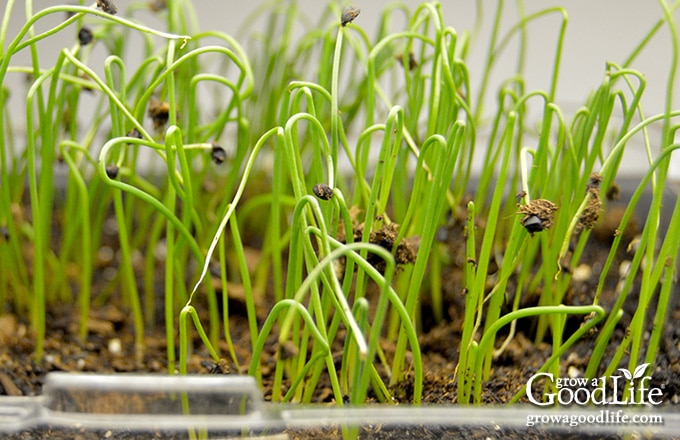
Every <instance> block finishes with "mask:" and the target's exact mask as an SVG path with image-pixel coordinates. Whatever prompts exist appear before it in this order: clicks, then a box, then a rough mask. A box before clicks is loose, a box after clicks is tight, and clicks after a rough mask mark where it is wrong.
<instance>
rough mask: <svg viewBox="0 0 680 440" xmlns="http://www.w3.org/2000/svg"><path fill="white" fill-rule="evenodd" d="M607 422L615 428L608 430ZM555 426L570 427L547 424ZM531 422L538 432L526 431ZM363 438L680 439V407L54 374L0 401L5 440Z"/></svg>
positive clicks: (223, 379)
mask: <svg viewBox="0 0 680 440" xmlns="http://www.w3.org/2000/svg"><path fill="white" fill-rule="evenodd" d="M607 411H608V413H607ZM617 412H619V413H621V412H625V414H626V415H627V416H629V417H631V416H633V415H642V416H645V417H648V416H654V417H657V418H658V417H659V416H660V417H661V418H663V423H651V424H645V425H641V424H637V425H636V424H624V423H614V417H615V414H616V413H617ZM605 415H607V416H608V417H609V423H602V417H603V416H605ZM555 417H558V418H559V419H560V420H562V421H563V422H562V423H557V422H554V421H553V422H548V423H542V422H541V420H544V421H549V420H554V419H555ZM597 417H600V419H599V420H600V422H599V423H598V422H597V420H598V419H597ZM530 418H531V419H530ZM531 420H534V421H536V422H537V423H535V424H534V425H533V426H527V425H528V422H530V421H531ZM567 420H573V421H574V422H576V423H568V422H567ZM588 420H592V421H593V422H592V423H588ZM581 422H583V423H581ZM357 433H358V435H359V438H433V439H434V438H451V439H453V438H471V437H475V438H477V436H478V435H482V437H481V438H504V437H508V436H510V437H512V436H514V437H515V438H605V437H606V438H617V437H619V436H624V435H632V436H633V438H646V439H649V438H659V439H666V438H678V436H680V412H678V407H664V408H660V407H654V408H633V407H627V408H620V407H618V408H603V407H600V408H585V407H576V408H564V407H561V408H552V409H548V410H546V409H543V408H538V407H535V406H523V405H514V406H505V407H495V406H458V405H451V406H443V405H437V406H429V407H428V406H419V407H414V406H408V405H394V406H393V405H376V406H364V407H347V406H341V405H332V406H331V405H315V406H302V405H284V404H274V403H269V402H265V401H264V399H263V398H262V395H261V393H260V391H259V389H258V387H257V384H256V382H255V380H254V379H253V378H251V377H247V376H237V375H226V376H213V375H198V376H167V375H146V374H144V375H143V374H115V375H99V374H80V373H79V374H70V373H50V374H48V376H47V380H46V384H45V387H44V394H43V395H42V396H37V397H2V398H0V437H2V438H5V437H7V438H10V439H11V438H35V437H40V436H45V435H46V436H48V437H49V438H71V436H73V435H76V434H77V435H78V436H79V437H80V438H103V437H106V438H121V437H124V438H225V437H229V438H239V437H257V438H267V439H286V438H326V439H327V438H342V436H343V435H345V436H352V435H353V434H357ZM87 434H90V435H91V436H92V437H88V436H87ZM123 434H125V435H123ZM59 435H62V437H59ZM27 436H28V437H27Z"/></svg>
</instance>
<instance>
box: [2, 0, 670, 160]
mask: <svg viewBox="0 0 680 440" xmlns="http://www.w3.org/2000/svg"><path fill="white" fill-rule="evenodd" d="M114 1H115V3H116V4H117V5H118V7H119V10H120V14H121V15H125V14H126V11H127V10H128V9H129V7H130V5H132V4H133V3H136V4H138V3H139V2H140V0H114ZM353 2H354V3H355V4H356V5H357V6H359V7H360V8H361V9H362V13H361V15H360V16H359V17H358V18H357V19H356V21H355V23H356V24H357V25H359V26H361V27H363V28H364V29H366V31H367V33H368V35H369V36H372V35H374V34H375V30H376V26H377V22H378V19H379V14H380V11H381V10H382V8H383V7H384V6H385V5H387V4H388V3H389V2H385V1H369V0H363V1H362V0H353ZM23 3H24V2H21V1H17V2H16V6H15V13H14V14H13V16H12V19H11V24H12V30H11V31H10V35H9V36H8V37H9V38H11V37H13V36H14V35H15V34H16V31H17V29H18V28H19V27H20V25H21V24H22V21H23V17H22V16H21V14H23V8H24V4H23ZM57 3H58V2H56V1H55V0H34V1H33V4H34V10H36V11H37V10H40V9H42V8H45V7H48V6H52V5H55V4H57ZM264 3H266V2H265V1H264V0H250V1H242V0H241V1H234V0H194V4H195V7H196V9H197V11H198V16H199V22H200V23H201V26H202V28H204V29H219V30H222V31H226V32H227V33H232V34H233V33H236V31H237V29H238V28H239V27H240V26H241V24H242V23H243V21H244V19H245V18H246V17H247V16H248V14H249V13H250V12H252V11H253V10H255V9H256V8H257V7H259V6H261V5H263V4H264ZM299 3H300V4H302V5H303V10H304V11H305V12H306V13H307V14H308V15H309V16H310V17H311V18H313V19H316V18H317V17H318V16H319V15H320V14H321V11H322V10H323V9H324V8H325V5H326V4H327V3H326V2H325V1H321V0H304V1H299ZM403 3H405V4H407V5H409V6H410V7H411V8H415V7H417V6H418V5H419V4H420V3H421V2H420V0H404V1H403ZM475 3H476V2H475V1H474V0H443V1H442V9H443V13H444V16H445V20H446V23H447V24H448V25H450V26H452V27H454V28H455V29H456V30H457V31H458V33H461V32H463V31H465V30H472V29H473V26H474V23H475V12H476V7H475ZM480 3H483V4H485V7H484V11H483V19H484V20H483V24H484V26H483V28H482V29H481V31H480V33H479V34H478V39H477V40H476V41H477V42H476V45H475V46H474V47H473V49H472V51H471V53H470V57H469V59H468V61H469V67H470V70H471V77H472V80H473V88H474V87H475V85H476V84H478V83H479V78H480V76H481V72H482V66H483V62H484V54H485V53H486V52H487V45H488V37H489V34H490V27H491V24H492V23H491V21H492V19H493V15H494V13H495V11H496V8H497V7H498V4H499V1H493V0H480ZM504 3H505V9H506V10H507V11H508V14H507V15H506V17H505V19H504V21H503V29H505V30H507V29H508V28H509V27H510V26H512V25H513V24H514V23H515V22H516V19H517V15H516V2H515V1H513V0H508V1H505V2H504ZM559 5H566V10H567V13H568V16H569V23H568V28H567V34H566V40H565V46H564V53H563V58H562V68H561V72H560V81H559V87H558V90H557V100H558V102H559V103H560V104H561V105H562V106H563V107H564V108H565V109H566V110H567V111H569V110H573V109H575V108H576V106H577V105H579V104H580V103H582V102H583V101H584V99H585V97H586V96H587V94H588V93H589V92H590V91H592V90H593V89H594V88H595V87H597V86H598V85H599V84H600V82H601V80H602V77H603V74H604V68H605V62H606V61H610V60H611V61H615V62H622V61H623V60H624V59H625V58H626V57H627V56H628V55H629V54H630V52H631V50H632V48H633V47H634V46H635V45H636V44H637V43H638V42H639V41H640V40H641V39H642V38H643V36H644V35H645V34H646V33H647V32H648V31H649V29H651V27H652V26H653V25H654V23H655V22H656V21H657V20H658V19H659V18H661V17H662V10H661V7H660V6H659V4H658V2H655V1H652V0H525V1H524V8H525V13H527V14H529V13H531V12H535V11H538V10H540V9H544V8H548V7H553V6H559ZM678 15H679V14H676V21H677V22H678V23H680V19H678ZM139 17H140V18H146V20H147V21H146V22H147V23H148V24H150V25H156V26H162V23H160V22H159V21H158V20H157V18H156V17H153V16H152V15H148V16H145V15H141V16H139ZM60 19H63V18H62V17H53V19H52V21H51V22H52V23H55V22H57V21H58V20H60ZM559 23H560V21H559V20H558V16H557V15H553V16H552V17H550V18H543V19H540V20H538V21H536V22H535V23H534V24H532V25H531V26H530V27H529V37H530V46H529V56H528V58H527V65H526V71H525V78H526V83H527V87H528V89H537V88H540V89H546V88H547V87H548V84H549V81H550V74H551V72H550V68H549V67H548V68H546V66H551V65H552V57H553V55H554V52H555V45H556V39H557V34H558V29H559ZM262 24H263V21H260V22H258V24H257V25H258V26H262ZM38 28H39V30H40V28H41V26H39V27H38ZM299 31H300V32H304V31H305V30H304V29H300V30H299ZM73 42H74V40H73V41H71V40H68V38H66V39H64V37H63V36H61V37H59V38H53V39H51V40H50V42H49V44H51V45H53V46H52V47H53V48H54V49H50V50H49V51H48V52H52V53H54V54H55V55H54V56H55V57H56V54H57V53H58V51H59V49H60V48H61V47H64V46H71V45H72V44H73ZM509 49H510V50H508V51H507V54H506V56H504V57H503V58H502V59H501V63H502V64H501V65H500V66H499V67H498V68H497V69H496V70H495V71H494V73H493V76H492V88H491V89H490V97H489V99H492V98H493V94H494V92H493V90H494V89H495V87H493V84H499V83H500V82H501V81H502V80H504V79H505V78H507V77H508V76H509V75H510V74H511V73H512V72H513V69H514V68H515V62H516V60H515V55H514V54H515V53H516V52H515V47H510V48H509ZM671 51H672V46H671V42H670V34H669V32H668V31H667V30H665V29H662V31H660V32H659V33H658V34H657V36H656V37H655V39H654V40H653V41H652V43H651V44H650V46H649V47H648V48H647V50H646V51H645V52H644V53H643V55H642V56H640V57H639V59H638V60H637V61H636V62H635V64H634V65H633V67H635V68H637V69H639V70H641V71H642V72H643V73H644V75H645V76H646V78H647V80H648V86H647V90H646V92H645V98H644V101H643V105H644V109H645V111H646V114H647V115H648V116H649V115H652V114H656V113H660V112H662V111H663V108H664V100H665V95H666V82H667V78H668V67H669V60H670V58H671ZM27 56H28V51H25V53H23V54H22V56H21V57H18V58H17V60H24V61H23V62H26V63H27V62H28V58H26V57H27ZM546 58H548V59H549V61H548V62H546ZM43 62H46V63H48V62H50V60H49V59H46V60H45V61H43ZM679 75H680V73H679ZM10 81H12V82H10V86H11V87H15V86H16V84H18V83H17V82H16V81H17V79H16V78H10ZM677 86H678V87H680V81H677ZM679 93H680V92H679ZM676 95H677V94H676ZM679 106H680V99H676V100H675V105H674V107H675V108H677V107H679ZM637 159H639V157H638V158H637ZM637 159H632V160H629V161H628V162H629V163H630V165H631V166H633V167H634V166H635V163H636V162H637ZM676 161H677V159H676ZM675 168H677V169H679V171H678V172H679V173H680V165H677V164H676V167H675Z"/></svg>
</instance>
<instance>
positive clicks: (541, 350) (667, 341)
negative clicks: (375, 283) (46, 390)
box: [0, 209, 680, 439]
mask: <svg viewBox="0 0 680 440" xmlns="http://www.w3.org/2000/svg"><path fill="white" fill-rule="evenodd" d="M525 214H527V215H529V214H531V215H533V214H532V213H528V212H525ZM619 214H620V213H619ZM619 214H617V212H616V210H615V209H613V210H610V211H608V212H606V213H605V215H604V216H603V218H601V219H600V221H599V222H598V223H597V226H596V227H595V229H594V230H593V233H592V235H591V240H590V242H591V244H589V245H588V249H587V250H586V252H584V256H585V257H584V261H583V264H582V265H581V266H579V267H578V268H568V269H569V270H572V271H573V273H574V274H575V276H574V281H573V282H572V285H571V287H570V289H569V292H568V295H567V297H566V298H565V300H564V303H565V304H590V303H592V295H593V294H594V292H595V286H596V283H597V279H598V276H597V272H598V270H599V269H601V262H603V261H604V260H605V259H606V256H607V253H608V248H609V245H610V243H611V240H612V237H613V234H614V233H615V232H616V231H615V227H616V225H617V224H618V217H617V216H618V215H619ZM463 228H464V224H463V222H462V221H452V223H451V224H450V226H449V227H447V228H446V229H444V230H442V231H440V232H441V233H440V234H439V237H438V238H439V239H440V247H441V249H443V251H445V252H448V253H449V254H450V257H451V258H450V261H451V264H450V265H449V266H448V267H446V268H445V270H443V279H442V286H443V293H444V310H446V314H445V316H443V317H442V318H443V319H442V320H441V321H439V322H435V320H434V318H433V316H434V313H433V311H432V305H431V304H428V303H427V302H426V301H424V302H423V303H422V304H421V305H420V306H421V312H422V316H423V319H422V322H421V323H420V328H421V336H420V343H421V349H422V353H423V365H424V367H425V369H426V370H425V375H424V393H423V403H424V404H437V405H451V404H454V403H455V402H456V398H457V380H458V379H457V378H458V376H457V372H456V371H455V367H456V364H457V362H458V356H459V348H460V347H459V345H460V338H461V332H462V322H463V315H464V307H463V306H464V295H463V294H462V283H461V278H462V268H463V267H464V265H465V264H466V261H465V255H464V254H462V253H461V250H462V249H464V248H465V245H464V243H463V240H464V239H463V237H464V231H463ZM388 232H391V233H394V232H396V230H390V231H388ZM357 233H358V234H359V235H360V232H357ZM622 233H624V234H625V235H626V241H627V242H630V241H631V240H633V237H634V236H635V234H636V231H635V229H634V227H633V228H631V229H630V230H626V231H623V232H622ZM538 234H540V232H538ZM387 235H389V234H387ZM385 236H386V234H379V233H377V234H375V238H376V240H378V239H380V240H383V241H385V240H386V238H385ZM532 239H537V236H534V237H532ZM626 245H627V243H625V244H624V245H623V246H621V249H622V250H621V252H620V255H619V256H618V257H617V261H616V262H615V267H618V265H620V264H621V263H622V262H624V261H625V260H627V259H629V258H631V257H632V255H630V254H628V253H627V251H626ZM409 252H411V251H410V250H409ZM253 254H254V255H257V251H256V250H253ZM577 272H578V273H579V275H578V276H576V273H577ZM612 272H616V271H612ZM617 277H618V274H616V273H614V274H612V277H611V280H608V281H607V286H606V290H605V292H604V293H603V295H602V299H601V305H602V306H603V307H604V308H605V309H609V308H611V306H612V305H613V303H614V301H615V300H616V284H617V281H618V280H617ZM203 296H204V295H202V297H203ZM676 296H677V295H676ZM537 297H538V295H536V297H534V298H532V297H527V299H526V300H523V303H522V306H523V307H524V306H531V305H535V303H536V301H537ZM115 298H116V297H115V296H114V297H113V299H112V300H111V301H109V303H107V304H106V305H104V306H99V307H94V308H93V309H92V311H91V314H90V319H89V324H88V326H89V333H88V336H87V340H86V341H84V342H81V341H80V340H79V338H78V334H77V333H78V316H77V310H76V308H75V307H72V306H71V307H64V306H57V305H53V306H51V307H50V308H49V314H48V319H47V340H46V342H45V356H44V359H43V360H42V362H36V361H35V360H34V350H35V339H34V334H33V333H32V331H31V329H30V327H29V324H28V322H27V320H26V319H25V318H23V317H19V316H17V315H16V314H14V313H12V311H6V312H5V313H4V314H3V315H1V316H0V395H7V396H34V395H39V394H41V391H42V387H43V383H44V379H45V375H46V374H47V373H49V372H51V371H67V372H97V373H117V372H149V373H168V363H167V351H166V340H165V333H164V326H163V324H162V322H161V321H160V318H159V322H158V323H157V325H156V326H153V327H152V326H147V327H149V329H148V330H147V333H146V335H145V344H146V345H145V349H144V353H143V356H142V358H141V359H135V352H134V327H133V323H132V320H131V314H130V311H129V310H128V309H127V308H126V307H125V306H124V305H122V304H121V303H120V301H119V300H116V299H115ZM369 298H370V296H369ZM231 301H233V302H234V303H233V304H230V307H229V310H230V313H231V316H230V331H231V336H232V339H233V341H234V345H235V347H236V355H237V357H238V359H239V363H240V365H241V369H240V370H239V368H238V367H237V366H236V365H235V364H234V363H233V362H231V361H230V360H229V359H228V358H227V357H226V356H227V355H224V356H225V359H223V360H222V361H221V362H219V363H215V362H214V361H213V360H212V359H211V358H210V356H209V354H208V353H207V351H206V349H205V348H204V346H203V344H202V342H201V341H200V339H198V337H196V339H195V341H194V350H193V353H192V355H191V356H190V359H189V366H188V371H189V373H194V374H237V373H245V368H247V366H248V363H249V360H250V355H251V351H250V350H251V347H250V335H249V333H248V323H247V320H246V313H245V310H246V307H245V304H244V303H243V302H241V301H239V299H238V297H237V296H235V298H232V300H231ZM272 303H273V302H272V301H271V300H270V299H268V298H266V297H265V298H262V299H261V301H259V302H258V304H257V305H258V308H259V309H260V310H258V317H260V319H263V318H264V317H266V315H267V313H268V311H269V309H270V308H271V306H272ZM511 304H512V298H508V308H509V307H511ZM159 307H160V308H159V310H162V305H160V306H159ZM196 307H197V310H198V311H199V314H201V315H203V316H202V317H203V318H205V319H206V320H207V315H206V313H207V312H206V311H205V310H206V306H205V304H201V303H200V301H198V303H197V304H196ZM636 307H637V298H636V295H633V296H632V297H631V298H630V301H629V303H628V304H626V305H625V307H624V317H623V318H622V319H621V321H620V324H619V325H618V327H617V328H616V330H615V332H614V336H613V338H612V343H611V344H610V345H609V347H608V349H607V350H608V351H609V352H608V353H606V354H605V356H604V359H610V358H611V355H613V352H614V350H615V349H616V347H617V343H618V342H619V341H621V340H622V339H623V337H624V335H625V331H626V326H627V325H628V323H629V322H630V319H631V317H632V314H633V313H634V312H635V308H636ZM653 312H654V310H650V311H649V313H650V316H652V314H653ZM670 314H671V316H669V317H668V319H667V320H666V328H665V331H664V336H663V338H662V341H661V346H660V349H659V353H658V356H657V358H656V360H655V362H654V369H653V370H652V371H653V372H652V381H651V383H650V386H651V387H659V388H661V389H662V390H663V392H664V395H663V402H664V405H665V406H671V405H677V404H678V403H680V328H676V327H675V323H677V322H680V307H679V306H678V302H677V301H675V302H674V304H672V307H671V309H670ZM157 315H159V316H162V313H158V314H157ZM582 322H583V318H573V319H570V320H569V321H568V323H567V330H566V332H565V333H566V334H570V332H572V331H573V330H575V329H576V328H578V326H579V325H581V323H582ZM535 324H536V323H535V322H533V321H531V320H523V321H521V322H519V323H518V328H517V333H516V335H515V337H514V338H513V339H512V341H511V342H510V344H509V345H508V347H507V349H506V350H505V351H504V352H503V353H502V354H501V355H500V356H499V357H498V358H497V359H496V360H495V362H494V364H493V369H492V372H491V378H490V380H488V381H486V382H485V383H484V384H483V394H482V400H483V402H484V403H485V404H504V403H507V402H508V401H509V400H510V399H511V398H512V397H513V396H514V395H515V394H516V393H517V392H518V391H519V390H521V389H522V388H523V387H524V386H525V385H526V382H527V380H528V379H529V378H530V377H531V376H532V375H533V374H534V373H535V372H536V371H537V370H538V369H539V368H540V367H541V366H542V365H543V364H544V362H545V361H546V360H547V359H548V357H549V356H550V354H551V345H550V341H549V338H550V336H549V335H546V337H545V340H536V339H535ZM650 325H651V324H650ZM504 336H505V335H504V334H499V335H498V341H501V340H502V339H504ZM275 338H276V335H273V336H272V337H271V338H270V341H268V343H267V346H266V349H265V353H264V354H263V357H262V369H261V373H262V375H263V378H264V390H263V392H264V397H265V399H266V400H269V399H271V393H272V390H271V387H272V385H273V381H274V379H273V377H272V376H273V372H274V364H275V359H276V356H277V353H278V352H279V350H280V347H278V345H277V343H276V339H275ZM595 338H596V334H592V335H590V336H589V337H586V338H585V339H583V340H582V341H580V342H578V343H577V344H576V345H575V346H574V348H573V349H572V350H571V351H570V353H569V354H568V355H565V356H564V357H563V358H562V359H563V360H562V364H561V368H560V369H561V374H562V375H565V376H566V375H567V373H568V372H573V371H576V372H577V374H578V373H583V372H584V370H585V366H586V365H587V363H588V360H589V358H590V355H591V353H592V350H593V347H594V343H595ZM337 339H338V340H342V331H341V332H340V336H339V337H338V338H337ZM222 344H223V345H222V346H221V347H220V349H221V353H228V350H227V346H226V344H224V343H222ZM498 344H500V342H498ZM383 348H384V350H385V352H386V353H388V355H389V353H390V351H392V349H393V347H390V346H389V345H388V344H385V346H384V347H383ZM334 349H335V350H336V353H338V359H339V357H340V356H341V353H342V345H341V343H338V346H337V347H334ZM623 361H624V362H625V361H626V360H625V359H624V360H623ZM289 385H290V384H288V383H286V382H285V381H284V388H285V387H287V386H289ZM285 391H286V390H285V389H284V390H283V392H284V393H285ZM390 391H391V392H392V394H393V396H394V398H395V400H396V403H403V404H408V403H409V402H410V401H411V399H412V391H413V378H412V375H407V378H406V379H405V380H404V381H402V382H401V383H398V384H397V385H396V386H394V387H392V389H391V390H390ZM314 402H315V403H317V404H326V405H334V404H335V402H334V398H333V393H332V392H331V387H330V383H329V381H328V378H327V377H322V378H321V381H320V383H319V387H318V389H317V391H316V394H315V396H314ZM521 402H527V400H526V398H524V399H523V400H521ZM182 435H183V436H184V437H186V433H184V434H182ZM182 435H180V436H179V437H177V438H182ZM287 435H288V436H289V437H290V438H342V436H341V432H339V431H338V430H337V429H327V430H321V429H320V430H313V431H309V430H306V431H295V430H291V431H289V432H288V433H287ZM679 435H680V433H679ZM159 437H164V438H165V436H164V435H163V433H155V434H153V435H147V436H146V437H138V436H137V435H135V434H134V433H125V432H111V431H103V432H88V431H85V430H72V431H64V430H61V431H59V430H56V431H55V430H52V429H50V428H49V427H42V428H39V429H35V430H31V431H29V432H22V433H16V434H14V435H12V436H10V437H8V438H15V439H29V438H80V439H89V438H159ZM576 437H578V438H586V437H584V436H583V434H579V435H578V436H573V435H570V434H568V433H560V434H555V433H548V432H541V431H540V430H537V429H533V428H528V429H525V430H521V431H514V430H508V429H505V428H502V427H496V428H488V429H485V428H480V429H467V428H461V429H457V430H451V429H450V428H446V429H443V428H442V429H438V428H437V427H433V426H424V427H423V426H421V427H418V426H415V427H414V426H409V427H407V428H405V429H398V430H395V429H392V428H389V427H384V428H383V427H375V426H374V427H365V428H363V430H362V432H361V435H360V438H385V439H387V438H426V439H429V438H433V439H434V438H451V439H454V438H525V439H529V438H576ZM168 438H175V437H174V436H169V437H168ZM284 438H285V437H284ZM592 438H605V437H602V436H601V435H595V436H593V437H592ZM612 438H617V437H612Z"/></svg>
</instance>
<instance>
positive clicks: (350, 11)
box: [340, 5, 361, 26]
mask: <svg viewBox="0 0 680 440" xmlns="http://www.w3.org/2000/svg"><path fill="white" fill-rule="evenodd" d="M359 13H361V9H359V8H358V7H356V6H355V5H350V6H347V7H346V8H345V9H343V11H342V16H341V17H340V24H341V25H342V26H347V25H348V24H349V23H351V22H353V21H354V19H355V18H357V17H358V16H359Z"/></svg>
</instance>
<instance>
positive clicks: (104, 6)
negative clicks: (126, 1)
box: [97, 0, 118, 15]
mask: <svg viewBox="0 0 680 440" xmlns="http://www.w3.org/2000/svg"><path fill="white" fill-rule="evenodd" d="M97 6H99V7H100V8H101V10H102V11H104V12H106V13H107V14H111V15H116V14H117V13H118V7H117V6H116V5H115V4H114V3H113V1H111V0H97Z"/></svg>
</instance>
